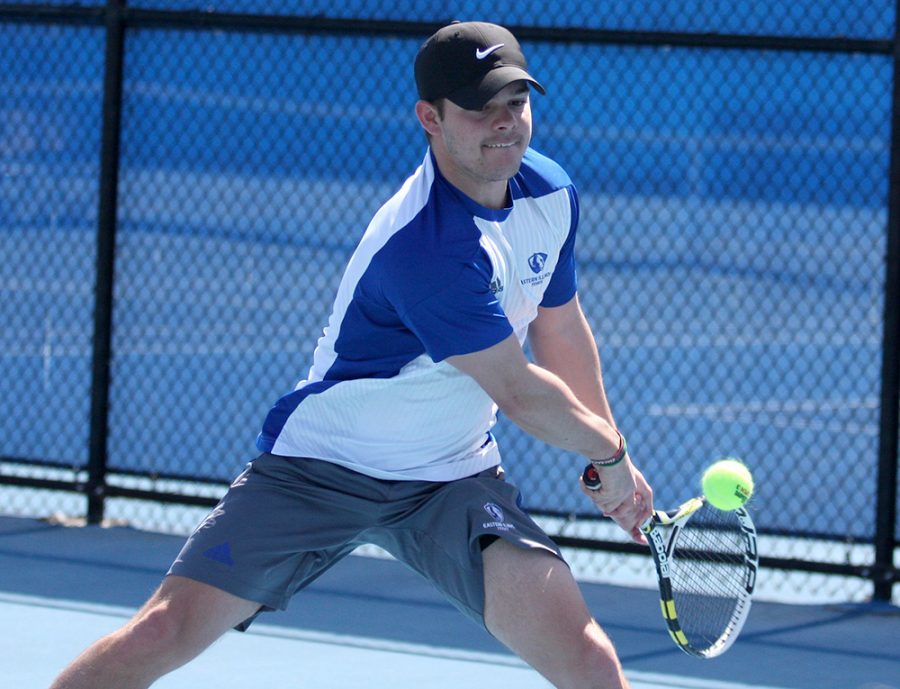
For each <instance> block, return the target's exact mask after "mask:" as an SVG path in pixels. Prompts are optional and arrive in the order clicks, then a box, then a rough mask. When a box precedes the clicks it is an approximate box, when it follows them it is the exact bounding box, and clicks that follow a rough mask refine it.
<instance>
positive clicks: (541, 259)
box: [528, 251, 547, 273]
mask: <svg viewBox="0 0 900 689" xmlns="http://www.w3.org/2000/svg"><path fill="white" fill-rule="evenodd" d="M546 262H547V254H545V253H543V252H540V251H539V252H537V253H536V254H531V256H529V257H528V267H529V268H531V272H532V273H540V272H541V271H542V270H543V269H544V264H545V263H546Z"/></svg>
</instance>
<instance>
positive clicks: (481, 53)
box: [475, 43, 506, 60]
mask: <svg viewBox="0 0 900 689" xmlns="http://www.w3.org/2000/svg"><path fill="white" fill-rule="evenodd" d="M504 45H506V44H505V43H498V44H497V45H492V46H491V47H490V48H485V49H484V50H480V49H476V50H475V59H477V60H483V59H484V58H486V57H487V56H488V55H490V54H491V53H493V52H495V51H497V50H500V48H502V47H503V46H504Z"/></svg>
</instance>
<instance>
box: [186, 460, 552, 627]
mask: <svg viewBox="0 0 900 689" xmlns="http://www.w3.org/2000/svg"><path fill="white" fill-rule="evenodd" d="M519 500H520V496H519V491H518V489H517V488H516V487H515V486H514V485H512V484H510V483H508V482H506V481H505V480H503V471H502V469H500V467H495V468H494V469H491V470H488V471H485V472H482V473H480V474H477V475H476V476H470V477H468V478H464V479H459V480H456V481H450V482H448V483H434V482H429V481H384V480H381V479H376V478H371V477H369V476H365V475H363V474H360V473H358V472H355V471H351V470H349V469H345V468H344V467H341V466H339V465H337V464H333V463H331V462H325V461H321V460H315V459H305V458H296V457H280V456H276V455H270V454H263V455H260V456H259V457H257V458H256V459H255V460H253V461H252V462H250V464H248V465H247V469H246V470H245V471H244V472H243V473H242V474H241V475H240V476H238V477H237V479H235V481H234V483H233V484H232V485H231V488H230V489H229V490H228V492H227V493H226V494H225V496H224V497H223V498H222V500H221V501H220V502H219V504H218V505H217V506H216V507H215V508H214V509H213V510H212V512H210V514H209V515H208V516H207V517H206V519H205V520H204V521H203V522H201V524H200V525H199V526H198V527H197V529H196V530H195V531H194V533H193V534H192V535H191V536H190V538H188V540H187V542H186V543H185V545H184V547H183V548H182V550H181V552H180V553H179V554H178V557H177V558H176V559H175V562H174V563H173V565H172V567H171V568H170V569H169V574H176V575H179V576H184V577H189V578H191V579H195V580H197V581H202V582H205V583H207V584H211V585H213V586H216V587H217V588H220V589H222V590H224V591H227V592H229V593H231V594H234V595H236V596H239V597H241V598H245V599H248V600H252V601H257V602H259V604H260V611H262V610H275V609H282V610H283V609H284V608H286V607H287V604H288V601H289V600H290V599H291V597H292V596H293V595H294V594H295V593H297V592H298V591H300V590H301V589H303V588H304V587H305V586H307V585H308V584H309V583H310V582H312V581H314V580H315V579H316V578H317V577H319V576H320V575H321V574H323V573H324V572H325V571H326V570H328V569H329V568H330V567H331V566H332V565H334V564H335V563H337V562H338V561H339V560H341V559H342V558H343V557H345V556H346V555H348V554H350V553H351V552H352V551H353V550H354V549H355V548H356V547H357V546H359V545H362V544H364V543H374V544H375V545H378V546H380V547H382V548H384V549H385V550H386V551H388V552H389V553H390V554H391V555H393V556H394V557H396V558H397V559H398V560H399V561H401V562H403V563H405V564H406V565H408V566H409V567H411V568H412V569H413V570H415V571H417V572H419V573H420V574H422V575H423V576H424V577H426V578H427V579H428V580H429V581H431V582H432V583H433V584H434V585H435V586H436V587H437V588H438V590H439V591H441V592H442V593H443V594H444V595H445V596H446V597H447V598H448V599H449V600H450V601H451V602H452V603H453V604H454V605H455V606H456V607H457V608H459V609H460V610H462V611H463V612H464V613H466V614H467V615H469V616H470V617H472V618H473V619H474V620H476V621H477V622H478V623H479V624H482V625H483V624H484V575H483V571H482V556H481V552H482V550H483V548H484V547H485V546H486V545H487V544H488V543H490V542H491V541H493V540H494V539H495V538H503V539H505V540H507V541H509V542H511V543H513V544H515V545H517V546H519V547H521V548H536V549H542V550H546V551H548V552H550V553H553V554H554V555H556V556H557V557H559V558H560V559H562V555H561V554H560V551H559V548H558V547H557V546H556V545H555V544H554V543H553V541H552V540H550V538H549V537H548V536H547V535H546V534H545V533H544V531H543V530H542V529H541V528H540V527H539V526H538V525H537V524H535V523H534V521H532V519H531V518H530V517H529V516H528V515H527V514H526V513H525V512H524V511H523V510H522V509H521V508H520V506H519ZM252 621H253V618H250V619H249V620H246V621H245V622H244V623H242V624H241V625H239V626H238V627H237V628H238V629H242V630H243V629H246V628H247V627H248V626H249V625H250V623H251V622H252Z"/></svg>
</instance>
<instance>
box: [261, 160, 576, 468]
mask: <svg viewBox="0 0 900 689" xmlns="http://www.w3.org/2000/svg"><path fill="white" fill-rule="evenodd" d="M510 192H511V193H510V196H511V199H512V205H511V207H508V208H504V209H502V210H492V209H489V208H485V207H483V206H480V205H478V204H477V203H475V202H474V201H473V200H472V199H470V198H468V197H467V196H465V195H464V194H463V193H462V192H460V191H459V190H458V189H456V188H455V187H453V186H452V185H451V184H450V183H449V182H448V181H447V180H446V179H444V177H443V176H442V175H441V174H440V171H439V170H438V168H437V165H436V164H435V161H434V158H433V157H432V155H431V152H430V151H429V153H428V154H427V155H426V156H425V160H424V161H423V162H422V165H421V166H419V168H418V169H417V170H416V171H415V172H414V173H413V174H412V176H411V177H410V178H409V179H407V180H406V182H405V183H404V184H403V186H402V187H401V189H400V190H399V191H398V192H397V193H396V194H395V195H394V196H393V197H392V198H391V199H390V200H389V201H388V202H387V203H386V204H385V205H384V206H382V207H381V209H380V210H379V211H378V213H376V214H375V217H374V218H373V219H372V222H371V223H370V224H369V227H368V229H367V230H366V232H365V234H364V235H363V238H362V240H361V241H360V243H359V246H358V247H357V248H356V251H355V252H354V254H353V256H352V257H351V259H350V262H349V264H348V265H347V268H346V272H345V273H344V276H343V279H342V280H341V284H340V287H339V288H338V293H337V297H336V299H335V302H334V308H333V311H332V313H331V316H330V318H329V320H328V326H327V327H326V328H325V330H324V333H323V335H322V337H321V338H320V339H319V341H318V345H317V347H316V350H315V353H314V356H313V364H312V367H311V368H310V370H309V374H308V376H307V378H306V380H303V381H301V382H300V383H298V385H297V387H296V388H295V390H294V391H293V392H292V393H290V394H288V395H285V396H284V397H282V398H281V399H280V400H279V401H278V402H277V403H276V404H275V406H274V407H273V408H272V410H271V411H270V412H269V415H268V417H267V418H266V421H265V424H264V425H263V429H262V432H261V433H260V435H259V437H258V439H257V446H258V448H259V449H260V450H261V451H263V452H271V453H274V454H278V455H287V456H295V457H315V458H319V459H324V460H328V461H331V462H335V463H336V464H340V465H342V466H345V467H348V468H350V469H353V470H355V471H358V472H361V473H363V474H367V475H369V476H374V477H376V478H384V479H394V480H427V481H450V480H454V479H458V478H462V477H465V476H470V475H472V474H475V473H477V472H479V471H482V470H484V469H489V468H490V467H492V466H495V465H497V464H498V463H499V462H500V453H499V451H498V448H497V444H496V442H495V441H494V438H493V436H492V434H491V432H490V431H491V428H492V427H493V426H494V424H495V423H496V413H497V406H496V405H495V404H494V403H493V401H492V400H491V399H490V398H489V397H488V395H487V394H486V393H485V392H484V391H483V390H482V389H481V387H480V386H479V385H478V383H476V382H475V380H474V379H472V378H471V377H469V376H467V375H466V374H464V373H462V372H461V371H459V370H458V369H456V368H454V367H453V366H451V365H450V364H448V363H447V362H446V361H445V359H446V358H447V357H449V356H454V355H458V354H468V353H471V352H477V351H480V350H482V349H486V348H487V347H490V346H492V345H495V344H497V343H498V342H500V341H502V340H504V339H505V338H507V337H508V336H509V335H510V334H511V333H513V332H515V333H516V336H517V337H518V338H519V342H520V343H524V341H525V336H526V334H527V331H528V325H529V323H531V321H532V320H534V318H535V317H536V316H537V309H538V306H539V305H541V306H559V305H562V304H565V303H566V302H568V301H569V300H570V299H571V298H572V297H573V296H574V294H575V262H574V257H573V244H574V241H575V229H576V226H577V224H578V200H577V196H576V193H575V189H574V187H573V185H572V182H571V180H570V179H569V177H568V175H566V173H565V172H564V171H563V170H562V168H560V167H559V166H558V165H557V164H556V163H554V162H553V161H552V160H550V159H549V158H546V157H544V156H542V155H540V154H539V153H537V152H535V151H533V150H531V149H529V150H528V151H527V153H526V155H525V157H524V159H523V162H522V166H521V169H520V170H519V172H518V173H517V174H516V176H515V177H513V178H512V179H511V180H510Z"/></svg>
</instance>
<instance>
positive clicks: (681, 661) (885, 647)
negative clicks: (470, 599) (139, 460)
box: [0, 518, 900, 689]
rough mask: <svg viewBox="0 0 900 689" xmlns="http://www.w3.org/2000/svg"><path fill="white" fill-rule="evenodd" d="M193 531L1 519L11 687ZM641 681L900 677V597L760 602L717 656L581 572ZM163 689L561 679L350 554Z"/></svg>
mask: <svg viewBox="0 0 900 689" xmlns="http://www.w3.org/2000/svg"><path fill="white" fill-rule="evenodd" d="M182 540H183V538H182V537H181V536H170V535H163V534H157V533H149V532H144V531H139V530H136V529H132V528H125V527H114V528H99V527H85V528H67V527H63V526H58V525H53V524H50V523H47V522H43V521H36V520H30V519H21V518H0V619H2V620H3V629H4V631H3V634H2V635H0V666H2V668H3V671H2V676H3V681H2V685H3V686H4V687H15V688H16V689H40V688H42V687H46V686H47V685H48V684H49V683H50V681H51V680H52V678H53V677H54V676H55V674H56V673H57V672H58V671H59V670H60V669H61V668H62V667H63V666H64V665H65V664H66V663H67V662H68V661H69V660H70V659H71V658H73V657H74V656H75V655H77V653H79V652H80V651H81V650H82V649H83V648H84V647H85V646H86V645H87V644H88V643H89V642H91V641H92V640H93V639H95V638H97V637H99V636H101V635H103V634H105V633H107V632H109V631H112V630H113V629H115V628H117V627H118V626H120V625H121V624H122V623H123V622H124V621H125V620H126V619H127V618H128V617H129V616H130V614H131V613H132V612H133V611H134V610H135V608H136V607H137V606H139V605H140V604H141V603H142V602H143V601H144V600H145V599H146V597H147V596H148V595H149V594H150V593H151V592H152V591H153V589H154V587H155V586H156V585H157V584H158V583H159V581H160V578H161V576H162V573H163V572H164V571H165V569H166V568H167V567H168V564H169V562H170V560H171V559H172V558H173V557H174V555H175V554H176V553H177V551H178V549H179V548H180V546H181V542H182ZM583 588H584V591H585V594H586V597H587V599H588V602H589V604H590V605H591V608H592V610H593V612H594V614H595V615H596V617H597V618H598V619H599V620H600V621H601V623H602V624H603V626H604V627H605V628H606V630H607V631H608V632H609V634H610V635H611V636H612V638H613V640H614V642H615V643H616V645H617V647H618V649H619V653H620V655H621V657H622V659H623V663H624V665H625V668H626V673H627V674H628V676H629V678H630V679H631V682H632V685H633V687H634V689H663V688H665V689H714V688H718V689H751V688H755V689H764V688H765V689H897V688H898V687H900V645H898V638H900V610H898V609H897V608H896V607H891V606H874V605H834V606H827V605H790V604H780V603H779V604H776V603H766V602H761V601H757V602H756V603H755V605H754V607H753V610H752V611H751V614H750V619H749V622H748V623H747V626H746V627H745V629H744V632H743V634H742V636H741V637H740V639H739V640H738V641H737V643H736V644H735V646H734V647H733V648H732V649H731V650H729V651H728V652H727V653H726V654H725V655H724V656H721V657H719V658H717V659H714V660H710V661H700V660H695V659H693V658H690V657H688V656H687V655H685V654H683V653H682V652H681V651H680V650H678V649H677V648H676V647H675V646H674V645H673V644H672V643H671V642H670V641H669V639H668V636H667V634H666V632H665V631H664V628H663V625H662V622H661V619H660V616H659V607H658V602H657V596H656V593H655V592H654V591H651V590H647V589H638V588H624V587H615V586H608V585H597V584H584V585H583ZM154 686H157V687H161V688H163V689H181V688H184V689H194V688H197V687H207V686H215V687H217V689H231V688H234V689H237V688H238V687H240V688H241V689H243V688H244V687H247V686H255V687H266V689H281V688H282V687H283V688H287V687H317V688H320V689H327V688H332V687H333V688H335V689H337V688H344V687H352V686H362V687H369V688H371V689H379V688H380V687H417V688H423V689H444V688H448V689H449V688H450V687H454V688H456V687H493V688H494V689H500V688H503V687H516V688H518V689H531V688H535V689H537V688H538V687H548V686H550V685H549V684H548V683H547V682H546V681H544V680H543V679H542V678H541V677H539V676H538V675H537V674H536V673H535V672H534V671H532V670H531V669H530V668H528V667H527V666H525V665H524V664H523V663H521V662H520V661H519V660H518V659H517V658H516V657H514V656H513V655H511V654H510V653H509V652H508V651H506V650H505V649H504V648H503V647H502V646H500V645H499V644H498V643H497V642H496V641H494V640H493V639H492V638H491V637H490V636H489V635H488V634H487V633H486V632H485V631H484V630H482V629H481V628H479V627H478V626H477V625H474V624H473V623H472V622H471V621H469V620H468V619H466V618H465V617H463V616H462V615H461V614H460V613H459V612H457V611H456V610H455V609H454V608H453V607H451V606H450V604H448V603H446V602H444V601H443V600H442V599H441V598H440V597H439V596H438V595H436V594H435V593H434V592H433V591H432V590H431V588H430V586H429V585H428V584H427V583H425V582H424V581H423V580H422V579H420V578H419V577H418V575H416V574H414V573H412V572H410V571H409V570H407V569H406V568H405V567H403V566H402V565H400V564H398V563H397V562H395V561H392V560H386V559H378V558H372V557H363V556H351V557H350V558H347V559H346V560H345V561H344V562H342V563H341V564H340V565H338V566H337V567H336V568H334V569H333V570H332V571H331V572H329V573H328V574H326V575H325V576H324V577H323V578H322V579H320V580H319V581H318V582H316V583H315V584H313V585H312V586H311V587H310V588H309V589H308V590H307V591H305V592H304V593H302V594H300V595H299V596H298V597H296V598H295V599H294V600H293V602H292V604H291V606H290V608H289V609H288V611H287V612H279V613H271V614H268V615H264V616H262V617H261V618H260V620H258V621H257V623H256V624H255V625H254V626H253V627H251V630H250V631H249V632H247V633H244V634H241V633H238V632H232V633H229V634H227V635H226V636H225V637H224V638H223V639H222V640H220V641H219V642H218V643H217V644H216V645H214V646H213V647H212V648H211V649H210V650H209V651H207V653H206V654H204V655H202V656H201V657H200V658H199V659H197V660H195V661H194V662H193V663H191V664H189V665H187V666H186V667H184V668H181V669H180V670H178V671H176V672H175V673H173V674H171V675H169V676H167V677H165V678H164V679H162V680H161V681H160V682H158V683H157V684H156V685H154Z"/></svg>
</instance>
